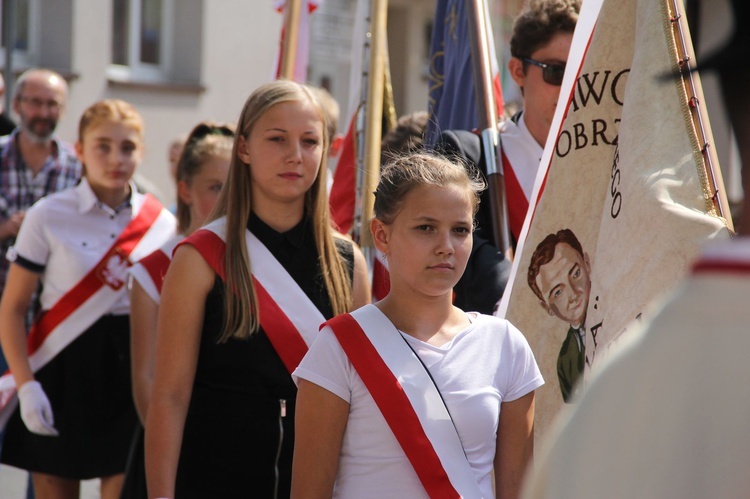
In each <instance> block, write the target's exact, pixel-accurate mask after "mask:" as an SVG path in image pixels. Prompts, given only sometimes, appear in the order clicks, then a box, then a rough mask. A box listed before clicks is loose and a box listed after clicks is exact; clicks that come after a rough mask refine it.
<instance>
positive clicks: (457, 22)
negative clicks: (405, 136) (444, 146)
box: [425, 0, 503, 148]
mask: <svg viewBox="0 0 750 499" xmlns="http://www.w3.org/2000/svg"><path fill="white" fill-rule="evenodd" d="M467 14H468V12H467V7H466V2H465V1H464V0H438V2H437V7H436V9H435V24H434V26H433V29H432V39H431V42H430V75H429V85H430V86H429V100H428V110H429V112H430V121H429V123H428V124H427V132H426V135H425V144H426V145H427V147H428V148H430V147H432V146H433V145H434V144H435V142H436V141H437V138H438V136H439V135H440V132H442V131H443V130H473V129H475V128H477V127H478V126H479V117H478V112H477V98H476V95H477V94H476V88H475V84H474V71H473V68H472V61H471V38H470V31H469V21H468V17H467ZM487 34H488V38H489V45H490V59H491V63H492V68H491V70H492V74H493V84H494V89H493V90H494V92H493V93H494V96H495V102H496V107H497V109H498V114H500V113H502V109H503V97H502V90H501V87H500V76H499V71H498V65H497V59H496V57H495V49H494V41H493V37H492V30H491V28H490V26H489V22H488V26H487Z"/></svg>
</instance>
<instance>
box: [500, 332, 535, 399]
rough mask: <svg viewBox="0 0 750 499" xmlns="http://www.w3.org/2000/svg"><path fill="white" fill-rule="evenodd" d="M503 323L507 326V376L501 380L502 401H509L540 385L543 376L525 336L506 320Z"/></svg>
mask: <svg viewBox="0 0 750 499" xmlns="http://www.w3.org/2000/svg"><path fill="white" fill-rule="evenodd" d="M505 323H506V324H507V328H508V341H506V342H505V349H506V352H505V355H504V357H505V358H506V359H507V360H508V369H507V370H506V376H507V377H506V379H505V380H503V381H504V385H505V393H504V394H503V402H511V401H513V400H517V399H519V398H521V397H523V396H524V395H526V394H528V393H530V392H532V391H534V390H536V389H537V388H539V387H540V386H542V385H543V384H544V378H542V373H541V372H540V371H539V366H538V365H537V363H536V359H534V352H532V351H531V347H530V346H529V342H528V341H526V337H525V336H524V335H523V334H522V333H521V331H519V330H518V329H517V328H516V327H515V326H514V325H513V324H511V323H510V322H508V321H505ZM500 386H503V385H500Z"/></svg>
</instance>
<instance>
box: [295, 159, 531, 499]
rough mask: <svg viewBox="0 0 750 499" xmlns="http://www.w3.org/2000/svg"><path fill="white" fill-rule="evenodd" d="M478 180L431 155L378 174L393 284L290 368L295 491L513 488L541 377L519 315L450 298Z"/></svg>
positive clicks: (382, 493) (425, 493)
mask: <svg viewBox="0 0 750 499" xmlns="http://www.w3.org/2000/svg"><path fill="white" fill-rule="evenodd" d="M482 187H483V183H482V182H480V181H478V180H477V178H476V177H475V176H474V175H468V174H467V171H466V168H464V167H463V166H461V165H457V164H454V163H451V162H449V161H448V160H446V159H443V158H440V157H436V156H429V155H425V154H412V155H407V156H404V157H402V158H398V159H395V160H394V161H393V163H392V164H390V165H389V166H387V167H386V168H385V169H384V170H383V172H382V178H381V179H380V183H379V185H378V188H377V191H376V193H375V210H374V211H375V218H374V219H373V220H372V223H371V225H370V229H371V232H372V235H373V240H374V242H375V246H376V247H377V248H378V250H380V251H381V252H382V253H383V254H385V255H386V258H387V259H388V267H389V269H390V276H391V288H390V292H389V293H388V295H387V296H386V297H385V298H384V299H383V300H381V301H379V302H377V304H375V305H368V306H366V307H363V308H361V309H359V310H356V311H354V312H352V313H351V314H343V315H341V316H338V317H336V318H335V319H333V320H331V321H329V322H328V327H326V328H324V329H323V330H322V331H321V333H320V334H319V335H318V337H317V338H316V340H315V343H314V344H313V346H312V347H311V348H310V350H309V352H308V354H307V356H306V357H305V358H304V360H303V361H302V363H301V364H300V366H299V367H298V368H297V370H296V371H295V373H294V376H295V379H296V380H297V381H298V383H299V395H298V397H297V440H296V445H295V450H294V452H295V454H294V473H293V481H292V497H297V498H322V497H327V498H330V497H410V498H417V497H466V498H480V497H485V498H486V497H502V498H514V497H516V496H517V494H518V490H519V486H520V481H521V477H522V475H523V472H524V469H525V467H526V465H527V463H528V461H529V459H530V456H531V453H532V450H533V421H534V390H535V389H536V388H537V387H538V386H540V385H541V384H542V383H543V381H542V377H541V375H540V373H539V369H538V368H537V366H536V363H535V362H534V357H533V355H532V353H531V350H530V348H529V346H528V343H527V342H526V340H525V339H524V337H523V335H521V333H520V332H519V331H518V330H517V329H515V328H514V327H513V326H512V325H511V324H510V323H508V322H507V321H505V320H502V319H498V318H495V317H491V316H488V315H482V314H479V313H476V312H471V313H466V312H463V311H462V310H460V309H458V308H456V307H455V306H453V304H452V295H453V287H454V286H455V284H456V282H458V279H459V278H460V277H461V274H462V273H463V271H464V269H465V267H466V262H467V260H468V258H469V254H470V253H471V247H472V237H471V233H472V230H473V217H474V213H475V212H476V209H477V205H478V194H479V191H480V190H481V189H482ZM493 471H494V474H495V485H494V488H493V484H492V480H491V473H492V472H493Z"/></svg>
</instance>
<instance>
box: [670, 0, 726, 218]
mask: <svg viewBox="0 0 750 499" xmlns="http://www.w3.org/2000/svg"><path fill="white" fill-rule="evenodd" d="M669 3H670V5H669V9H670V11H671V19H672V32H673V35H674V39H675V45H676V49H677V56H678V58H679V60H678V64H679V68H680V74H681V76H682V79H683V81H684V84H685V91H686V93H687V97H688V101H689V108H690V115H691V117H692V119H693V126H694V128H695V133H696V136H697V141H698V144H697V146H698V148H699V149H700V151H701V163H702V166H703V169H704V171H705V174H706V183H707V187H708V190H709V198H710V199H709V202H710V204H711V205H712V207H713V209H714V210H715V212H716V214H717V215H718V216H720V217H722V218H723V219H724V220H726V223H727V227H728V228H729V229H730V230H732V231H734V223H733V221H732V214H731V212H730V210H729V201H728V200H727V196H726V191H725V189H724V179H723V177H722V175H721V168H720V167H719V158H718V155H717V154H716V149H715V147H714V144H715V142H714V136H713V132H712V130H711V123H710V121H709V120H708V114H707V111H706V108H705V106H704V105H703V103H704V102H705V98H704V96H703V86H702V85H701V79H700V75H699V74H698V73H697V72H694V71H691V70H690V69H691V68H690V66H691V62H692V61H694V60H695V52H694V51H693V43H692V40H691V38H690V31H689V30H688V28H687V24H685V26H684V27H683V23H685V22H686V17H685V9H684V8H683V5H682V2H677V1H675V0H671V1H670V2H669Z"/></svg>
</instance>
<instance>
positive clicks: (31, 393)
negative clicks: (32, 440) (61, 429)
mask: <svg viewBox="0 0 750 499" xmlns="http://www.w3.org/2000/svg"><path fill="white" fill-rule="evenodd" d="M18 401H19V402H20V404H21V419H23V423H24V424H25V425H26V428H28V429H29V431H30V432H31V433H36V434H37V435H47V436H57V435H58V432H57V430H56V429H55V426H54V425H55V417H54V416H53V415H52V406H50V404H49V399H48V398H47V395H45V394H44V390H43V389H42V385H40V384H39V382H38V381H27V382H26V383H24V384H23V386H21V388H19V389H18Z"/></svg>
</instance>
